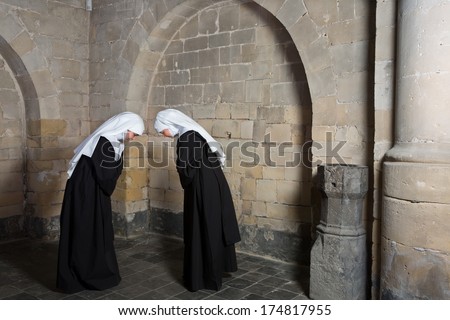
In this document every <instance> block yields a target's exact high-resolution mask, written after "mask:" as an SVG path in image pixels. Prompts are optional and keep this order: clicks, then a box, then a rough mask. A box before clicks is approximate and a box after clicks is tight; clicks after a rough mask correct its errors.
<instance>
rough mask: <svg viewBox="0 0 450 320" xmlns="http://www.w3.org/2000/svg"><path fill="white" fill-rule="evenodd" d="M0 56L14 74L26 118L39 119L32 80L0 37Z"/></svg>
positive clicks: (22, 64)
mask: <svg viewBox="0 0 450 320" xmlns="http://www.w3.org/2000/svg"><path fill="white" fill-rule="evenodd" d="M0 55H1V56H2V57H3V58H4V59H5V61H6V63H8V65H9V67H10V68H11V70H12V71H13V73H14V76H15V78H16V81H17V83H18V84H19V87H20V89H21V92H22V96H23V99H24V103H25V114H26V116H27V118H28V117H30V118H33V119H39V117H40V109H39V99H38V95H37V92H36V88H35V86H34V83H33V80H32V79H31V76H30V74H29V73H28V70H27V68H26V67H25V64H24V63H23V61H22V59H21V58H20V56H19V55H18V54H17V53H16V51H14V49H13V48H12V47H11V45H9V43H8V42H7V41H6V40H5V39H4V38H3V37H2V36H1V35H0ZM31 115H32V116H31Z"/></svg>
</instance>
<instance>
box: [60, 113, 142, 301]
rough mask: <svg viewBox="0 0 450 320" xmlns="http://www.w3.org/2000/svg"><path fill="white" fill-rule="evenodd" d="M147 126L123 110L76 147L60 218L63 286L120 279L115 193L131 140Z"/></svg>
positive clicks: (104, 285) (106, 284)
mask: <svg viewBox="0 0 450 320" xmlns="http://www.w3.org/2000/svg"><path fill="white" fill-rule="evenodd" d="M143 131H144V121H143V120H142V118H141V117H140V116H138V115H137V114H134V113H132V112H123V113H120V114H118V115H116V116H114V117H112V118H110V119H109V120H107V121H106V122H105V123H103V124H102V125H101V126H100V127H99V128H98V129H97V130H95V131H94V132H93V133H92V134H91V135H90V136H89V137H87V138H86V139H85V140H84V141H83V142H82V143H81V144H80V145H79V146H78V147H77V148H76V149H75V155H74V157H73V158H72V160H71V161H70V166H69V170H68V171H67V173H68V175H69V179H68V180H67V183H66V189H65V192H64V200H63V204H62V209H61V217H60V225H61V227H60V239H59V250H58V267H57V280H56V286H57V288H58V289H60V290H62V291H64V292H66V293H74V292H78V291H82V290H85V289H89V290H105V289H108V288H111V287H114V286H116V285H118V284H119V282H120V280H121V277H120V274H119V267H118V264H117V258H116V253H115V249H114V243H113V241H114V231H113V225H112V210H111V194H112V193H113V191H114V189H115V187H116V182H117V179H118V178H119V176H120V174H121V172H122V168H123V163H122V152H123V150H124V143H125V141H127V140H133V139H134V137H135V136H137V135H141V134H142V133H143Z"/></svg>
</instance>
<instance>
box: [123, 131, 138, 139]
mask: <svg viewBox="0 0 450 320" xmlns="http://www.w3.org/2000/svg"><path fill="white" fill-rule="evenodd" d="M136 136H138V135H137V134H136V133H134V132H133V131H130V130H128V131H127V135H126V137H125V140H127V141H131V140H134V138H135V137H136Z"/></svg>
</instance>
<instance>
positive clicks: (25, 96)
mask: <svg viewBox="0 0 450 320" xmlns="http://www.w3.org/2000/svg"><path fill="white" fill-rule="evenodd" d="M93 2H94V8H93V11H92V12H87V11H86V10H85V9H84V6H85V1H84V0H67V1H57V0H33V1H32V0H0V58H1V60H0V61H4V62H3V64H2V65H1V66H0V73H1V74H2V77H1V78H0V79H1V80H0V96H2V97H4V96H5V95H7V96H8V97H9V98H2V99H1V100H0V101H1V102H0V104H1V112H2V114H1V117H0V121H2V126H1V129H0V133H1V137H0V139H1V141H2V145H1V147H0V175H1V188H2V190H1V195H0V232H1V234H2V235H5V234H6V235H7V236H6V237H10V236H11V237H12V236H21V235H23V234H28V235H32V236H38V237H56V236H57V234H58V218H59V211H60V206H61V201H62V195H63V190H64V187H65V181H66V174H65V170H66V168H67V161H68V160H69V159H70V158H71V156H72V149H73V148H74V147H75V146H76V145H77V144H78V143H79V142H80V141H81V140H82V139H83V138H84V137H86V136H87V135H88V134H89V133H90V132H91V130H92V129H94V128H96V127H97V126H98V125H99V124H100V123H101V122H103V121H104V120H105V119H107V118H108V117H109V116H111V115H113V114H115V113H118V112H120V111H125V110H129V111H134V112H137V113H139V114H141V115H142V116H143V117H144V118H145V119H146V121H147V125H148V130H149V135H148V136H147V135H144V136H142V137H140V138H139V139H138V140H137V141H136V144H135V145H133V146H132V147H130V148H127V150H126V168H125V171H124V174H123V176H122V177H121V180H120V181H119V184H118V186H117V190H116V192H115V194H114V196H113V210H114V212H115V215H114V219H115V221H114V223H115V226H116V233H117V234H118V235H123V236H126V237H133V236H137V235H140V234H143V233H145V232H146V231H147V230H148V228H149V227H150V229H151V230H154V231H158V232H161V233H172V234H175V235H179V236H180V235H181V229H180V227H179V226H180V223H181V215H180V212H181V210H182V208H181V204H182V190H181V188H180V185H179V183H178V177H177V175H176V171H175V168H174V166H173V157H174V155H173V145H171V144H168V140H166V139H163V138H161V137H158V136H157V135H156V134H155V133H154V132H153V128H152V122H153V119H154V117H155V114H156V112H157V111H159V110H161V109H163V108H166V107H177V108H180V109H182V110H183V111H185V112H186V113H188V114H189V115H191V116H192V117H194V118H195V119H196V120H198V121H199V122H200V123H201V124H202V125H204V126H205V128H206V129H207V130H209V131H210V132H211V133H212V134H213V136H214V137H216V138H217V139H218V140H219V141H220V142H221V143H223V145H224V146H225V148H228V149H229V150H231V151H232V152H231V153H230V154H229V157H228V159H229V162H228V167H227V168H226V169H225V174H226V176H227V179H228V181H229V183H230V186H231V189H232V192H233V198H234V201H235V204H236V208H237V210H238V215H239V221H240V224H241V227H242V234H243V236H244V237H243V241H242V243H241V249H242V250H246V251H251V252H255V253H257V254H261V255H267V256H272V257H276V258H280V259H285V260H297V261H302V262H307V261H308V258H309V249H310V241H311V240H312V236H314V227H315V225H317V224H318V222H319V208H318V206H319V201H318V198H317V185H316V182H315V179H316V166H317V164H319V163H325V162H326V163H336V162H345V163H347V164H359V165H366V166H368V167H369V183H370V185H369V192H368V194H367V198H366V203H365V207H364V214H363V220H364V227H365V228H366V230H367V234H368V239H369V241H371V243H368V252H369V256H370V258H371V261H369V265H371V275H372V279H371V282H372V297H373V298H377V297H378V296H379V291H380V284H379V279H380V274H381V273H382V272H381V270H380V269H381V260H382V259H381V257H382V254H383V253H382V251H381V246H382V245H381V243H382V242H383V241H382V240H381V236H380V234H381V230H380V229H381V221H382V219H381V217H382V214H384V213H383V210H386V208H387V209H389V210H391V212H393V210H394V211H395V208H396V207H395V205H396V204H397V202H396V200H395V199H394V200H392V201H391V202H389V206H385V208H383V206H382V203H383V201H384V200H383V197H382V193H383V192H381V191H380V190H383V187H384V186H383V182H382V181H383V174H385V173H384V172H383V166H382V164H383V163H384V161H385V154H386V151H387V150H389V149H390V148H391V147H392V143H393V141H394V127H395V128H396V130H397V129H398V128H400V127H405V128H406V129H405V130H410V128H416V129H417V130H419V127H424V128H427V130H428V128H430V129H431V131H432V133H433V134H430V136H431V137H432V138H433V139H432V141H440V143H447V142H448V141H444V140H442V139H443V138H442V137H438V138H436V137H435V132H434V131H433V129H432V128H434V130H437V129H436V127H435V126H433V125H429V124H430V123H432V122H433V121H434V122H436V121H435V120H433V121H431V120H430V121H431V122H430V121H429V122H423V121H422V120H426V119H432V118H430V117H431V114H437V115H441V114H445V109H444V107H442V106H440V105H439V108H438V109H436V110H438V111H437V112H434V113H433V112H432V113H430V114H424V116H423V117H419V115H421V114H422V113H421V112H422V111H423V110H428V109H426V108H423V109H421V108H419V107H417V108H416V109H415V112H414V113H411V116H415V117H418V118H421V119H413V118H412V117H409V116H408V117H405V121H410V120H411V119H412V120H411V121H412V123H413V124H411V123H410V122H411V121H410V122H408V125H407V126H404V123H402V122H398V123H397V124H396V125H395V126H394V116H393V114H394V112H393V110H394V106H396V108H398V106H397V105H396V102H395V97H396V95H397V97H398V96H399V93H398V92H396V91H395V88H396V82H395V81H396V80H395V76H394V75H395V72H394V69H395V64H396V59H395V47H396V43H395V41H396V39H397V35H396V32H401V31H398V30H397V23H398V22H397V21H396V13H397V2H398V1H395V0H377V1H366V0H351V1H336V0H323V1H317V0H255V1H250V0H248V1H247V0H226V1H216V0H158V1H153V0H148V1H142V0H102V1H99V0H97V1H96V0H94V1H93ZM414 3H415V2H414ZM433 3H434V2H433ZM444 20H445V19H444ZM436 21H437V20H436ZM447 38H448V37H447ZM447 38H445V37H444V38H443V39H444V40H445V39H447ZM444 40H442V41H444ZM447 47H448V46H445V45H441V46H440V47H439V48H440V50H444V49H445V48H447ZM442 48H444V49H442ZM440 50H435V52H441V51H440ZM430 61H436V62H440V61H441V60H440V59H438V58H436V59H435V58H433V59H430ZM423 65H426V64H423ZM442 66H444V67H445V66H446V65H445V64H444V63H442ZM442 66H438V67H436V68H434V69H433V70H432V71H433V72H434V71H436V70H438V71H439V70H440V73H439V74H440V76H441V77H444V74H445V72H442V70H444V71H445V70H446V69H445V68H444V67H442ZM405 79H406V78H405ZM430 79H431V78H430ZM405 81H406V80H405ZM439 83H443V84H446V82H445V81H440V82H439ZM411 90H414V91H420V90H419V89H418V88H416V87H411ZM444 91H445V90H442V92H444ZM433 96H434V99H431V100H429V101H434V102H433V104H432V105H430V106H429V105H428V104H427V103H423V105H427V108H429V107H430V108H431V107H433V106H435V105H436V106H437V105H438V103H437V102H438V101H439V100H443V101H446V100H445V99H441V98H440V97H439V95H433ZM444 98H445V97H444ZM8 99H9V100H8ZM11 99H12V100H11ZM436 101H437V102H436ZM413 106H415V105H413ZM5 110H6V111H5ZM402 110H403V109H402ZM405 110H406V109H405ZM397 111H398V110H397ZM402 112H405V111H404V110H403V111H402ZM405 113H407V112H405ZM439 118H441V119H445V118H446V117H445V116H442V117H440V116H439ZM397 119H399V118H398V117H397ZM437 120H439V119H437ZM402 121H403V120H402ZM414 121H416V122H420V123H421V126H417V125H415V124H414V123H416V122H414ZM437 122H439V121H437ZM437 122H436V123H437ZM422 124H423V125H422ZM443 127H445V126H443ZM436 132H437V131H436ZM440 132H445V131H442V130H441V131H440ZM268 133H270V134H271V136H270V139H271V140H270V141H268V140H267V139H268V136H267V134H268ZM406 133H408V132H407V131H401V130H399V131H398V134H399V136H400V138H401V139H400V140H402V139H403V138H402V135H405V134H406ZM418 133H420V134H422V132H419V131H418ZM408 134H409V133H408ZM414 135H415V133H414ZM441 136H442V134H441ZM412 138H414V137H412ZM11 139H12V140H11ZM408 139H409V138H408ZM427 139H428V138H427ZM441 140H442V141H441ZM8 141H9V142H8ZM11 141H14V143H11ZM19 141H20V143H19ZM308 141H312V142H313V144H312V145H310V146H311V150H305V149H302V148H301V146H303V145H304V143H305V142H308ZM421 141H422V140H420V141H416V140H414V141H413V140H411V142H413V143H417V142H419V143H420V147H421V148H424V147H427V148H429V147H430V146H431V145H432V144H430V143H421ZM270 142H273V143H274V145H272V144H270ZM282 142H286V143H287V144H282ZM245 143H254V145H257V147H256V149H255V150H256V152H257V155H258V157H259V160H264V161H265V162H263V163H260V162H259V163H257V164H256V165H255V166H253V167H244V166H242V165H241V163H240V162H241V161H244V162H247V163H248V162H249V161H254V160H255V158H254V156H252V155H251V154H250V153H247V154H246V155H245V154H243V153H242V152H240V149H239V146H241V147H242V146H243V145H244V144H245ZM290 143H292V145H290ZM444 145H445V144H444ZM236 146H238V147H236ZM246 146H247V149H246V151H248V152H250V151H252V150H253V149H252V148H251V147H250V144H247V145H246ZM280 146H282V147H280ZM269 147H270V150H271V151H272V153H271V158H270V159H271V160H273V161H274V163H275V165H273V166H272V165H269V162H267V161H266V160H267V153H266V150H268V148H269ZM280 148H284V149H283V150H284V151H285V154H284V156H280V153H279V152H280ZM397 149H398V148H397ZM397 149H396V150H397ZM441 149H442V150H445V148H441ZM427 150H428V149H427ZM442 150H441V151H442ZM22 151H24V152H22ZM400 151H401V150H400ZM394 153H395V152H394ZM166 154H167V160H168V164H167V165H166V167H165V168H161V167H158V166H160V164H161V163H158V162H160V161H162V160H163V158H164V157H165V155H166ZM294 154H302V155H306V154H307V155H309V156H310V158H309V163H308V161H307V162H306V163H303V164H302V165H301V166H296V167H292V168H290V167H288V166H287V165H286V163H285V161H286V160H292V159H293V158H292V157H293V155H294ZM423 154H424V152H422V153H421V155H422V156H423ZM430 154H431V155H432V154H434V153H430ZM400 155H401V156H403V154H402V153H401V152H400ZM394 156H395V155H394ZM393 158H395V157H393ZM395 159H396V158H395ZM11 160H13V161H11ZM16 160H17V161H16ZM397 160H398V159H397ZM428 160H429V159H428ZM428 160H427V161H428ZM420 161H422V160H420ZM420 161H419V162H420ZM433 161H434V160H433ZM439 161H441V160H439ZM257 162H258V161H257ZM400 162H401V161H400ZM422 162H423V161H422ZM422 162H421V163H422ZM441 162H443V163H447V162H445V160H442V161H441ZM424 163H427V162H426V161H425V162H424ZM396 165H397V164H393V165H392V168H394V169H395V168H397V167H396ZM426 166H427V165H426V164H425V165H424V167H426ZM413 167H414V168H415V166H411V168H413ZM389 168H390V167H389ZM390 172H394V174H393V175H391V176H392V177H394V178H393V180H396V181H400V180H399V179H397V178H395V177H396V175H395V174H398V172H399V171H395V170H394V171H390ZM438 176H439V175H436V179H437V177H438ZM441 176H444V175H441ZM20 177H22V179H24V180H23V182H20ZM405 177H408V174H406V175H405ZM433 177H434V176H433ZM431 178H432V176H430V179H431ZM438 180H439V179H438ZM5 181H6V182H7V183H6V182H5ZM9 181H13V182H14V183H10V182H9ZM439 181H441V180H439ZM388 182H389V181H386V182H384V183H385V184H386V185H388V186H390V187H392V186H394V187H393V188H392V189H390V190H391V191H392V190H394V191H395V192H397V191H398V190H400V189H399V188H397V187H396V185H395V184H388ZM21 184H22V185H23V187H22V189H21V187H20V185H21ZM442 185H443V187H442V188H443V190H442V194H444V193H445V192H446V190H447V188H445V186H444V185H445V184H442ZM21 190H23V192H22V193H21ZM417 190H421V189H417ZM417 190H416V189H411V191H410V193H411V194H410V195H407V196H405V199H407V201H409V200H411V201H416V200H417V199H419V200H420V201H424V202H426V201H428V200H426V199H425V200H424V198H420V197H417V194H423V192H418V191H417ZM391 191H389V192H391ZM392 192H393V191H392ZM395 192H394V193H392V194H396V193H395ZM389 194H391V193H389ZM392 194H391V195H392ZM386 199H387V198H386ZM24 200H25V209H24V214H23V215H20V213H19V208H20V206H21V205H22V206H23V205H24ZM439 201H441V203H439V204H441V205H443V204H447V203H448V201H447V202H445V201H443V200H439ZM414 203H415V202H414ZM408 205H409V204H408ZM423 205H424V204H421V205H417V206H416V205H413V207H414V208H416V209H417V210H416V211H417V212H421V210H422V209H421V208H422V207H421V206H423ZM407 207H408V206H407V205H406V204H405V205H402V206H400V207H399V208H407ZM441 207H442V206H441ZM430 208H433V206H432V205H430ZM442 208H444V209H440V210H441V215H440V217H445V212H446V211H445V210H446V209H445V208H446V207H445V206H444V207H442ZM406 211H407V212H410V211H411V210H409V209H408V210H406ZM406 211H405V212H406ZM417 217H419V215H418V216H417ZM384 220H385V221H388V220H387V219H384ZM405 220H408V219H407V218H405ZM390 221H393V222H396V220H390ZM417 221H420V218H417ZM432 221H434V220H432ZM440 221H444V219H441V220H440ZM398 224H400V225H402V226H407V225H408V224H405V223H404V221H399V222H398ZM393 225H395V224H393ZM417 225H422V224H417ZM417 225H411V227H410V228H414V226H417ZM443 226H444V227H446V225H445V224H443ZM387 227H388V226H386V228H385V233H386V234H388V236H389V237H390V238H392V233H394V234H396V232H397V230H398V229H397V228H394V229H392V228H390V227H389V228H387ZM405 228H406V227H405ZM408 228H409V227H408ZM423 228H425V229H423V233H424V234H433V233H434V229H433V228H432V227H431V226H427V227H423ZM421 230H422V229H421ZM403 231H405V230H404V229H403ZM403 231H402V235H407V234H408V233H406V232H403ZM8 233H9V235H8ZM441 233H443V234H444V233H445V232H441ZM440 237H441V238H439V237H438V238H436V240H433V241H435V242H436V243H440V242H442V243H444V242H445V241H446V240H448V238H445V237H444V236H443V235H442V234H441V235H440ZM427 238H428V237H427ZM430 239H435V238H433V237H431V238H430ZM386 241H387V240H386ZM410 242H411V243H414V241H410ZM386 243H387V242H386ZM446 243H448V241H447V242H446ZM441 247H442V246H436V248H441ZM430 248H434V247H433V246H431V247H430ZM441 249H442V248H441ZM399 250H400V249H399ZM445 250H447V249H445ZM405 252H408V250H406V251H405ZM392 254H393V255H394V253H392ZM396 255H398V253H396ZM425 260H426V259H425ZM427 266H428V265H427ZM439 270H440V269H439ZM399 272H400V271H398V270H397V271H395V270H394V271H392V273H390V274H387V273H385V275H386V281H387V282H389V281H391V280H390V279H394V277H393V276H392V274H398V273H399ZM443 274H444V273H443ZM386 296H389V295H388V294H387V295H386Z"/></svg>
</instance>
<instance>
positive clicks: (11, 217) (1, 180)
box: [0, 56, 25, 239]
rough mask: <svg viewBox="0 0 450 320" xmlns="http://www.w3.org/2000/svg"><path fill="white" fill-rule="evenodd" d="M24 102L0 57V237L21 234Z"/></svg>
mask: <svg viewBox="0 0 450 320" xmlns="http://www.w3.org/2000/svg"><path fill="white" fill-rule="evenodd" d="M23 113H24V105H23V98H22V95H21V93H20V88H19V85H18V83H17V81H16V79H15V77H14V74H13V73H12V71H11V69H10V68H9V66H8V64H7V63H6V62H5V60H3V59H2V58H1V56H0V189H1V193H0V239H9V238H14V237H20V236H22V234H23V232H22V230H23V211H24V205H25V190H24V185H25V183H24V169H25V136H24V130H23V128H24V127H25V126H24V123H23V121H24V115H23Z"/></svg>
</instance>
